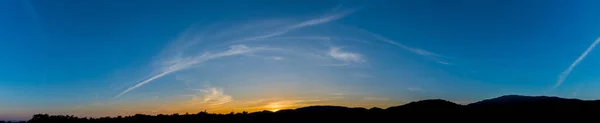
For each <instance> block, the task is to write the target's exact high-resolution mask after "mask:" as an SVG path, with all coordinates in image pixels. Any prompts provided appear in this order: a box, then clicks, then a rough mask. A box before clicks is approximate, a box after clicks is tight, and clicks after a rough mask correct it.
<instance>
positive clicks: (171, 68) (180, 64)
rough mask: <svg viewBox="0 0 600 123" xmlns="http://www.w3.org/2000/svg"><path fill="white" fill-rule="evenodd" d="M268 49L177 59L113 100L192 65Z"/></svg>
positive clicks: (234, 48)
mask: <svg viewBox="0 0 600 123" xmlns="http://www.w3.org/2000/svg"><path fill="white" fill-rule="evenodd" d="M270 49H272V48H266V47H255V48H250V47H247V46H245V45H232V46H230V47H229V50H227V51H223V52H219V53H209V52H205V53H204V54H202V55H200V56H197V57H188V58H177V59H174V60H171V61H168V62H167V63H166V65H167V66H165V67H164V68H163V69H162V72H160V73H159V74H157V75H154V76H152V77H150V78H149V79H146V80H144V81H142V82H140V83H138V84H136V85H135V86H132V87H129V88H127V90H125V91H123V92H121V93H119V95H117V96H115V98H118V97H120V96H122V95H124V94H126V93H127V92H129V91H132V90H134V89H136V88H139V87H140V86H143V85H145V84H148V83H150V82H152V81H153V80H155V79H158V78H160V77H162V76H165V75H167V74H169V73H173V72H176V71H179V70H182V69H187V68H190V67H192V66H193V65H196V64H199V63H202V62H205V61H208V60H212V59H216V58H220V57H226V56H233V55H241V54H248V53H252V52H256V51H261V50H270Z"/></svg>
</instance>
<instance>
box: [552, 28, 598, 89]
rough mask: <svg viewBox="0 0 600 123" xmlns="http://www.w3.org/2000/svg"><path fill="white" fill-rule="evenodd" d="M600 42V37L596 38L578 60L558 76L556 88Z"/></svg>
mask: <svg viewBox="0 0 600 123" xmlns="http://www.w3.org/2000/svg"><path fill="white" fill-rule="evenodd" d="M598 42H600V38H598V39H596V41H594V43H592V45H590V46H589V47H588V48H587V49H586V50H585V52H583V53H582V54H581V56H579V58H577V60H575V62H573V63H572V64H571V66H569V68H567V69H566V70H565V71H563V72H562V73H561V74H560V75H559V76H558V80H557V81H556V84H555V85H554V88H556V87H558V86H560V85H561V84H562V83H563V82H564V81H565V79H567V77H568V76H569V74H571V71H573V68H575V66H577V65H578V64H579V62H581V60H583V59H584V58H585V57H586V56H587V55H588V53H590V52H591V51H592V50H593V49H594V48H595V47H596V45H597V44H598Z"/></svg>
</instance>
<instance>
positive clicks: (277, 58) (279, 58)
mask: <svg viewBox="0 0 600 123" xmlns="http://www.w3.org/2000/svg"><path fill="white" fill-rule="evenodd" d="M271 59H273V60H283V59H284V58H283V57H281V56H273V57H271Z"/></svg>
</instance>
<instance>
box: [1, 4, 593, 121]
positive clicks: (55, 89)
mask: <svg viewBox="0 0 600 123" xmlns="http://www.w3.org/2000/svg"><path fill="white" fill-rule="evenodd" d="M599 4H600V2H595V1H585V0H581V1H579V0H575V1H558V0H531V1H521V0H498V1H481V0H458V1H446V0H422V1H404V0H390V1H347V0H339V1H236V0H226V1H220V2H216V1H200V0H197V1H196V0H175V1H162V0H131V1H122V0H86V1H81V0H53V1H46V0H5V1H1V2H0V99H4V100H3V101H2V102H0V120H2V119H8V120H12V119H21V120H22V119H27V118H29V117H30V116H31V115H32V114H33V113H41V112H48V113H68V114H77V115H83V116H104V115H127V114H133V113H140V112H141V113H172V112H184V111H191V112H195V111H200V110H205V109H209V110H214V111H215V112H219V110H221V109H213V108H212V107H211V106H215V105H223V107H228V109H227V111H231V110H229V109H244V108H243V107H251V106H249V105H252V106H255V107H256V108H257V109H260V108H262V109H269V110H278V109H279V108H291V107H297V106H302V105H311V104H335V105H350V106H369V107H370V106H390V105H398V104H402V103H406V102H408V101H414V100H418V99H426V98H443V99H448V100H452V101H455V102H460V103H469V102H472V101H476V100H481V99H485V98H491V97H495V96H500V95H504V94H523V95H553V96H561V97H571V98H582V99H598V98H600V95H598V91H597V88H598V87H600V83H599V82H600V67H599V66H598V65H596V64H597V63H600V54H599V53H598V52H600V51H594V50H593V47H592V48H591V49H590V50H586V49H588V47H590V46H591V45H592V44H593V43H594V41H596V38H598V37H599V36H600V23H599V22H600V14H598V13H600V8H599V7H597V6H596V5H599ZM592 46H594V45H592ZM584 52H587V55H582V54H584ZM578 58H580V60H578V61H579V62H575V61H576V60H577V59H578ZM574 62H575V63H574ZM569 68H571V70H570V71H569ZM561 76H562V77H563V78H564V81H563V80H561V79H560V78H561ZM157 100H159V101H157ZM180 103H181V104H180ZM254 103H256V104H254ZM165 105H177V106H175V107H172V106H171V107H169V106H167V107H165ZM274 105H277V106H274ZM150 107H153V108H150ZM157 107H160V108H157ZM183 107H199V108H198V109H189V108H183ZM99 109H101V110H99ZM183 109H185V110H183ZM248 110H254V109H248Z"/></svg>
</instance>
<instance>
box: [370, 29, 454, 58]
mask: <svg viewBox="0 0 600 123" xmlns="http://www.w3.org/2000/svg"><path fill="white" fill-rule="evenodd" d="M372 35H373V37H375V38H376V39H377V40H380V41H383V42H386V43H389V44H392V45H395V46H398V47H400V48H402V49H404V50H407V51H409V52H411V53H414V54H417V55H421V56H425V57H428V58H431V59H433V60H434V61H436V62H437V63H439V64H444V65H450V64H451V63H450V62H447V61H444V60H442V58H444V57H445V56H442V55H439V54H436V53H433V52H429V51H426V50H423V49H418V48H412V47H408V46H406V45H404V44H400V43H398V42H396V41H393V40H390V39H388V38H385V37H383V36H380V35H377V34H372Z"/></svg>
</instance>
